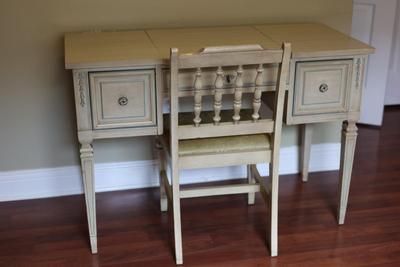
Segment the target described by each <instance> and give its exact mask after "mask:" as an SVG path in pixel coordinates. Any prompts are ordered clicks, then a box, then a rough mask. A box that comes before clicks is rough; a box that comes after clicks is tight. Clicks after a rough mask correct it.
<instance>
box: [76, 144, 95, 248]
mask: <svg viewBox="0 0 400 267" xmlns="http://www.w3.org/2000/svg"><path fill="white" fill-rule="evenodd" d="M81 144H82V145H81V150H80V153H81V165H82V176H83V187H84V190H85V200H86V213H87V220H88V225H89V237H90V246H91V250H92V253H93V254H96V253H97V229H96V228H97V227H96V195H95V193H96V192H95V186H94V164H93V148H92V144H91V143H83V142H82V143H81Z"/></svg>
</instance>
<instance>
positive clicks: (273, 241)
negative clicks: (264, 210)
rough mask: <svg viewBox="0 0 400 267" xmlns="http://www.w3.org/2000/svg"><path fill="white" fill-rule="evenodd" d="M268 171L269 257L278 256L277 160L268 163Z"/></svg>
mask: <svg viewBox="0 0 400 267" xmlns="http://www.w3.org/2000/svg"><path fill="white" fill-rule="evenodd" d="M269 173H270V183H271V184H270V186H271V187H270V188H271V191H270V202H269V211H270V216H269V219H268V227H269V228H268V229H267V231H268V232H269V237H268V243H269V248H270V255H271V257H275V256H278V193H279V161H278V160H276V161H274V160H273V162H271V163H270V164H269Z"/></svg>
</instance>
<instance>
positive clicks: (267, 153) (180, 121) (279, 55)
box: [160, 43, 291, 264]
mask: <svg viewBox="0 0 400 267" xmlns="http://www.w3.org/2000/svg"><path fill="white" fill-rule="evenodd" d="M290 57H291V46H290V44H288V43H284V44H283V49H275V50H264V49H262V47H260V46H258V45H249V46H227V47H210V48H206V49H203V51H202V52H199V53H197V54H182V55H179V54H178V49H176V48H173V49H171V68H170V71H171V80H170V115H169V119H168V118H166V119H165V122H166V123H165V124H166V129H165V134H164V136H163V137H162V138H160V140H161V145H162V148H163V149H160V190H161V210H162V211H166V210H167V207H168V200H169V201H170V203H172V210H173V220H174V236H175V256H176V263H177V264H182V263H183V256H182V235H181V210H180V199H182V198H193V197H203V196H215V195H226V194H243V193H247V194H248V204H253V203H254V193H255V192H258V191H260V192H261V194H262V197H263V199H264V200H265V202H266V203H267V204H268V206H269V211H270V216H269V219H268V224H269V230H268V231H267V232H269V237H268V242H269V245H270V255H271V256H276V255H277V254H278V231H277V229H278V182H279V181H278V178H279V175H278V172H279V148H280V143H281V129H282V116H283V105H284V98H285V91H286V82H287V81H288V72H289V61H290ZM265 66H272V67H275V69H277V72H276V73H277V77H276V79H277V82H276V85H275V84H274V85H272V86H271V85H267V84H266V83H265V82H263V72H264V71H265V69H264V67H265ZM232 67H233V68H234V69H236V71H235V72H236V75H235V76H236V77H234V78H235V79H234V83H233V86H230V87H227V86H225V84H226V82H224V68H231V69H232ZM244 67H246V69H245V70H246V71H247V72H248V71H249V69H250V70H251V69H253V71H254V76H255V79H254V81H253V82H252V84H250V85H249V84H248V83H247V84H246V85H244V82H243V77H242V76H243V72H244ZM210 69H212V71H215V83H214V86H213V87H212V88H210V87H206V86H204V87H203V85H202V73H203V70H204V71H210ZM190 70H192V71H193V76H194V86H193V88H189V91H188V90H184V91H183V90H180V89H179V88H180V82H181V80H180V78H179V74H180V73H181V72H182V71H185V73H186V75H187V73H188V71H190ZM264 74H265V73H264ZM225 78H226V77H225ZM186 89H187V88H186ZM266 91H275V94H274V99H273V101H272V102H273V106H274V107H273V113H272V114H273V115H272V118H261V116H260V112H259V111H260V106H261V96H262V93H263V92H266ZM243 93H251V94H252V95H253V96H252V97H253V100H252V106H253V108H252V109H250V112H249V110H243V109H242V94H243ZM225 94H231V95H233V104H232V109H230V110H221V108H222V96H223V95H225ZM188 95H189V96H193V98H194V106H193V112H190V113H184V112H180V111H179V99H180V98H181V97H184V96H188ZM204 95H213V99H214V101H213V109H214V110H213V111H211V112H205V111H203V112H202V97H203V96H204ZM166 163H169V164H170V170H171V176H172V177H171V181H172V186H171V185H170V183H169V181H168V177H167V172H166ZM256 163H270V164H269V166H270V182H269V184H268V185H267V186H265V185H264V182H263V179H262V177H261V176H260V174H259V172H258V170H257V168H256V165H255V164H256ZM232 165H247V170H248V179H249V180H248V183H246V184H237V185H226V186H213V187H200V188H194V189H180V184H179V181H180V180H179V171H180V170H181V169H192V168H210V167H222V166H232Z"/></svg>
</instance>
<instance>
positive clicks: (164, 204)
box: [157, 141, 168, 211]
mask: <svg viewBox="0 0 400 267" xmlns="http://www.w3.org/2000/svg"><path fill="white" fill-rule="evenodd" d="M157 149H158V160H159V166H160V175H159V177H160V210H161V211H167V210H168V198H167V194H166V192H165V184H164V180H163V179H162V176H161V172H162V171H165V165H166V162H165V155H164V150H163V147H162V146H161V144H160V143H159V142H158V141H157Z"/></svg>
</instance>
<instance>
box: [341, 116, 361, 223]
mask: <svg viewBox="0 0 400 267" xmlns="http://www.w3.org/2000/svg"><path fill="white" fill-rule="evenodd" d="M356 141H357V126H356V122H355V121H347V122H346V121H345V122H343V129H342V146H341V156H340V182H339V190H340V198H339V207H338V223H339V224H344V219H345V216H346V209H347V200H348V197H349V188H350V181H351V171H352V168H353V159H354V151H355V148H356Z"/></svg>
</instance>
